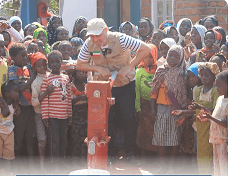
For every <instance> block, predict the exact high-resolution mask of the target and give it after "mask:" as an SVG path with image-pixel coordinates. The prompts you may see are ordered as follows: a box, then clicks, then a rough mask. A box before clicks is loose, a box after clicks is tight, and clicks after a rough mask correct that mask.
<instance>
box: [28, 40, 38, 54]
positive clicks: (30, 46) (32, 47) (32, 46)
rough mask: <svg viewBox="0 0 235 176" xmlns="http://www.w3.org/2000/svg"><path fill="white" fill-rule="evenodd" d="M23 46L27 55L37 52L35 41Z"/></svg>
mask: <svg viewBox="0 0 235 176" xmlns="http://www.w3.org/2000/svg"><path fill="white" fill-rule="evenodd" d="M25 46H26V48H27V53H28V54H33V53H36V52H38V51H39V48H38V44H37V43H36V40H35V39H33V40H29V41H27V42H25Z"/></svg>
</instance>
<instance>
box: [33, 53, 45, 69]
mask: <svg viewBox="0 0 235 176" xmlns="http://www.w3.org/2000/svg"><path fill="white" fill-rule="evenodd" d="M29 58H30V61H31V65H32V66H34V64H35V62H36V61H38V60H39V59H44V60H46V62H47V58H46V56H45V55H44V54H43V53H41V52H36V53H33V54H29Z"/></svg>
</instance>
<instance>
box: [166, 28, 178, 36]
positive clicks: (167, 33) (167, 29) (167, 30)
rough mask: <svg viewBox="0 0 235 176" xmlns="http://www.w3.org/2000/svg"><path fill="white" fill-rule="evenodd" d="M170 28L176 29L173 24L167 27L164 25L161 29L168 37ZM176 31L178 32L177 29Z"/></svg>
mask: <svg viewBox="0 0 235 176" xmlns="http://www.w3.org/2000/svg"><path fill="white" fill-rule="evenodd" d="M171 28H174V29H175V30H176V31H177V29H176V27H175V26H168V27H165V28H164V30H163V31H164V32H165V34H166V38H167V37H168V35H169V33H170V31H171ZM177 32H178V31H177ZM178 34H179V32H178Z"/></svg>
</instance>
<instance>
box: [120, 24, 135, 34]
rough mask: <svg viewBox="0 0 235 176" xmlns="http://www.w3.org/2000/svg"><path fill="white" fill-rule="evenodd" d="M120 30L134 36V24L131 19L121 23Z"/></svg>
mask: <svg viewBox="0 0 235 176" xmlns="http://www.w3.org/2000/svg"><path fill="white" fill-rule="evenodd" d="M119 32H121V33H124V34H126V35H129V36H131V37H133V36H134V25H133V24H132V23H131V22H130V21H125V22H123V23H122V24H121V25H120V27H119Z"/></svg>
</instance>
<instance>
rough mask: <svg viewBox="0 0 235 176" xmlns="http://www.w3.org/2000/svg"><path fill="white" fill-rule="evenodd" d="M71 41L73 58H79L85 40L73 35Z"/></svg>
mask: <svg viewBox="0 0 235 176" xmlns="http://www.w3.org/2000/svg"><path fill="white" fill-rule="evenodd" d="M70 43H71V45H72V59H73V60H77V59H78V54H79V53H80V50H81V47H82V45H83V43H84V41H83V40H82V39H81V38H78V37H73V38H71V40H70Z"/></svg>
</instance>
